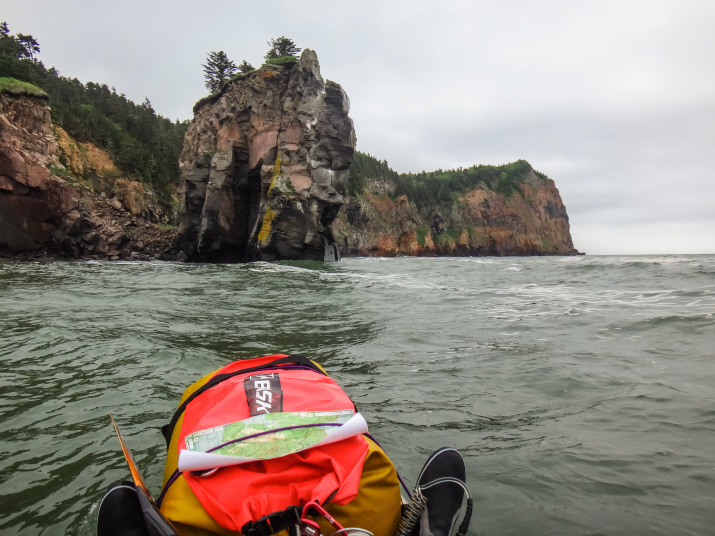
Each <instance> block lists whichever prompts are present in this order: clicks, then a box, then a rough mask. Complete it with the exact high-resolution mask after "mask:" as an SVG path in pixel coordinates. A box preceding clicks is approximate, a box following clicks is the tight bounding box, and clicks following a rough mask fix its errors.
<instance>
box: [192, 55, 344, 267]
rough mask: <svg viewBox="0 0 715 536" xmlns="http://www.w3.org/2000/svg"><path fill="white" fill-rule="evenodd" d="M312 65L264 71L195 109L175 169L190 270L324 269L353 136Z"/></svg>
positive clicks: (312, 59) (308, 58)
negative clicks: (315, 262)
mask: <svg viewBox="0 0 715 536" xmlns="http://www.w3.org/2000/svg"><path fill="white" fill-rule="evenodd" d="M349 106H350V105H349V100H348V97H347V95H346V94H345V92H344V91H343V89H342V88H341V87H340V86H339V85H338V84H336V83H334V82H331V81H327V82H324V81H323V79H322V77H321V75H320V68H319V65H318V59H317V56H316V55H315V53H314V52H313V51H311V50H304V51H303V54H302V55H301V57H300V59H299V60H298V61H297V62H288V63H281V64H267V65H264V66H263V67H262V68H261V69H258V70H256V71H252V72H251V73H248V74H247V75H239V76H238V77H237V78H236V79H234V80H233V81H231V82H229V83H228V84H226V85H225V86H224V88H223V89H222V91H221V92H220V94H218V95H215V96H212V97H209V98H206V99H203V100H202V101H199V103H197V105H196V106H195V107H194V114H195V115H194V119H193V121H192V122H191V124H190V126H189V129H188V131H187V133H186V138H185V142H184V149H183V152H182V154H181V159H180V169H181V183H180V187H179V212H178V222H179V223H178V241H179V242H178V243H179V247H180V248H181V249H182V250H183V251H184V252H185V253H186V254H187V255H188V257H189V259H191V260H201V261H214V262H225V261H228V262H238V261H244V260H275V259H319V260H323V259H332V258H335V255H336V250H335V248H334V246H333V243H334V239H333V236H332V232H331V230H330V224H331V223H332V221H333V220H334V219H335V217H336V216H337V214H338V211H339V209H340V207H341V206H342V204H343V198H342V195H341V194H342V192H343V190H344V188H345V185H346V183H347V180H348V176H349V172H348V168H349V166H350V163H351V161H352V159H353V154H354V147H355V131H354V129H353V124H352V121H351V119H350V118H349V117H348V111H349Z"/></svg>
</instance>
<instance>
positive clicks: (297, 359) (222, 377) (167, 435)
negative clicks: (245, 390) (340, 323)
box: [161, 354, 325, 448]
mask: <svg viewBox="0 0 715 536" xmlns="http://www.w3.org/2000/svg"><path fill="white" fill-rule="evenodd" d="M287 364H298V365H303V366H306V367H310V368H311V369H313V370H314V371H316V372H319V373H320V374H323V375H325V372H323V371H322V370H320V367H318V366H317V365H316V364H315V363H313V362H312V361H311V360H310V359H308V358H307V357H303V356H302V355H297V354H294V355H289V356H288V357H281V358H280V359H276V360H275V361H271V362H269V363H266V364H265V365H259V366H256V367H248V368H245V369H240V370H236V371H234V372H228V373H225V374H217V375H216V376H214V377H213V378H211V379H210V380H209V381H208V382H206V383H205V384H204V385H202V386H201V387H200V388H199V389H197V390H196V391H194V392H193V393H191V395H190V396H189V398H187V399H186V400H184V402H183V403H182V404H181V405H180V406H179V408H178V409H177V410H176V412H175V413H174V416H173V417H172V418H171V421H170V422H169V424H165V425H164V426H162V427H161V434H162V435H163V436H164V439H165V440H166V448H169V445H170V444H171V436H172V434H173V433H174V428H176V423H177V422H179V418H181V414H182V413H184V410H185V409H186V406H188V405H189V402H191V401H192V400H194V399H195V398H196V397H197V396H199V395H200V394H202V393H205V392H206V391H208V390H209V389H211V388H212V387H214V386H215V385H218V384H219V383H221V382H224V381H226V380H228V379H229V378H233V377H234V376H239V375H241V374H247V373H249V372H257V371H259V370H264V369H267V368H271V367H275V366H279V365H287Z"/></svg>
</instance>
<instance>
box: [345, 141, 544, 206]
mask: <svg viewBox="0 0 715 536" xmlns="http://www.w3.org/2000/svg"><path fill="white" fill-rule="evenodd" d="M530 173H534V174H535V175H536V176H537V177H539V178H540V179H542V180H550V179H549V178H548V177H547V176H546V175H544V174H543V173H540V172H538V171H535V170H534V169H533V168H532V167H531V165H530V164H529V163H528V162H527V161H526V160H517V161H516V162H512V163H510V164H504V165H501V166H489V165H477V166H471V167H468V168H457V169H448V170H442V169H438V170H437V171H430V172H426V171H422V172H420V173H397V172H396V171H395V170H393V169H392V168H391V167H390V166H389V165H388V163H387V161H386V160H382V161H380V160H378V159H376V158H375V157H373V156H371V155H369V154H365V153H361V152H360V151H357V152H356V153H355V159H354V160H353V163H352V165H351V166H350V179H349V180H348V184H347V187H346V194H347V195H348V196H358V197H359V196H360V195H361V194H362V193H363V192H364V191H365V190H366V189H367V188H369V185H370V183H371V182H383V181H388V182H390V183H392V184H394V189H393V190H392V193H391V197H393V198H397V197H399V196H401V195H405V196H407V199H409V200H410V201H412V202H413V203H414V204H415V206H416V207H417V208H418V209H422V208H429V207H432V206H435V205H438V204H443V205H444V204H446V205H451V204H452V203H454V202H456V200H457V199H458V198H459V197H460V196H462V195H463V194H466V193H467V192H469V191H471V190H473V189H475V188H483V189H486V190H492V191H494V192H497V193H500V194H502V195H504V196H505V197H511V196H512V195H514V194H517V195H521V189H520V188H519V185H520V184H521V183H523V182H524V181H525V180H526V178H527V176H528V175H529V174H530Z"/></svg>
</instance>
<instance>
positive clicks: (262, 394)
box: [256, 391, 273, 402]
mask: <svg viewBox="0 0 715 536" xmlns="http://www.w3.org/2000/svg"><path fill="white" fill-rule="evenodd" d="M256 398H257V399H258V400H263V401H265V402H273V393H271V392H270V391H256Z"/></svg>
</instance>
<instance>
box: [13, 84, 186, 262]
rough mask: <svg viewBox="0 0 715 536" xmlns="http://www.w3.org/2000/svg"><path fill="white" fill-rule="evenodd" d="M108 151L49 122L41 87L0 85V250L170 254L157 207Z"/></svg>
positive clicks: (39, 253) (161, 213)
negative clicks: (25, 87)
mask: <svg viewBox="0 0 715 536" xmlns="http://www.w3.org/2000/svg"><path fill="white" fill-rule="evenodd" d="M121 175H122V174H121V171H120V170H119V169H118V168H116V166H114V164H113V163H112V161H111V159H110V158H109V155H107V154H106V153H105V152H104V151H101V150H100V149H97V148H96V147H95V146H93V145H92V144H89V143H84V144H81V143H79V142H77V141H76V140H74V139H72V138H71V137H69V136H68V135H67V134H66V133H65V132H64V131H63V130H62V129H60V128H58V127H55V128H54V130H53V125H52V122H51V119H50V108H49V106H48V102H47V97H46V96H45V95H44V94H43V93H42V92H41V91H39V90H37V91H32V92H28V91H17V90H14V89H12V87H11V88H10V89H9V90H8V89H7V88H4V89H3V90H2V91H0V254H2V255H3V256H11V255H19V256H21V257H22V256H29V255H37V256H45V255H50V256H64V257H70V258H80V257H82V258H97V259H107V258H112V259H120V258H124V259H149V258H173V257H174V256H175V253H176V250H175V248H174V245H173V241H174V236H173V235H174V233H173V232H172V231H165V230H163V229H160V228H159V226H158V225H157V223H156V222H157V221H160V220H162V219H163V220H165V221H166V220H167V215H166V214H165V211H164V210H163V208H162V207H161V206H160V205H159V204H157V203H154V202H153V198H152V195H151V194H150V193H149V192H147V191H146V190H145V189H144V187H143V185H142V184H141V183H139V182H136V181H132V180H130V179H129V178H128V177H123V176H121Z"/></svg>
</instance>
